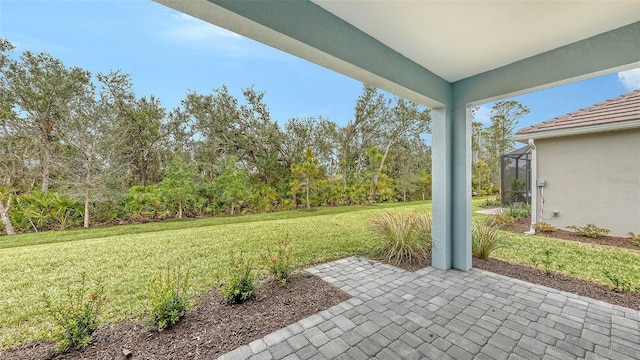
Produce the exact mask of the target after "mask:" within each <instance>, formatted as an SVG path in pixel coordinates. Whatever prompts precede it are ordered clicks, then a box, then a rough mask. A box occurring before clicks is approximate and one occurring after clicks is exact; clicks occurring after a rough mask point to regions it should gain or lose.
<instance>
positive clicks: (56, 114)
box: [2, 51, 91, 192]
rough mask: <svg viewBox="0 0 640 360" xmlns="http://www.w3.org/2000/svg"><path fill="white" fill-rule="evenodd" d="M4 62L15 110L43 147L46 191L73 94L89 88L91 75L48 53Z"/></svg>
mask: <svg viewBox="0 0 640 360" xmlns="http://www.w3.org/2000/svg"><path fill="white" fill-rule="evenodd" d="M3 62H4V68H3V74H2V75H3V76H2V77H3V81H2V86H3V88H4V91H6V92H8V93H10V94H11V96H12V98H13V101H14V106H15V107H16V108H17V109H18V111H17V112H16V113H17V114H18V115H19V116H20V117H21V120H22V121H23V123H24V126H26V127H28V128H29V129H30V131H31V134H32V140H33V141H34V146H35V147H36V148H38V149H39V150H40V154H39V156H38V159H37V161H38V168H39V170H40V173H41V180H40V181H41V183H40V186H41V191H42V192H47V191H48V190H49V184H50V179H51V175H52V171H53V169H54V168H55V166H56V162H55V161H56V160H57V159H56V156H57V155H58V154H59V151H60V134H59V131H60V127H61V125H62V124H63V123H64V122H65V121H66V119H67V118H68V116H69V104H70V103H71V101H72V100H73V99H74V97H76V96H81V95H82V94H84V93H85V92H87V91H88V87H89V85H90V80H91V74H90V73H89V71H87V70H83V69H81V68H79V67H71V68H67V67H66V66H65V65H64V64H63V63H62V61H60V60H59V59H56V58H54V57H52V56H51V55H49V54H47V53H39V54H34V53H32V52H30V51H25V52H23V53H22V54H21V55H20V58H19V59H18V60H14V59H9V58H5V59H4V60H3Z"/></svg>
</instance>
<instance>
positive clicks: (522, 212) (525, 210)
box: [501, 205, 531, 219]
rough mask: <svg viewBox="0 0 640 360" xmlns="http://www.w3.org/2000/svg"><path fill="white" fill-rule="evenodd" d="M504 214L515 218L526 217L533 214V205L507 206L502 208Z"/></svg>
mask: <svg viewBox="0 0 640 360" xmlns="http://www.w3.org/2000/svg"><path fill="white" fill-rule="evenodd" d="M501 215H502V216H506V217H511V218H514V219H524V218H526V217H527V216H529V215H531V206H529V205H522V206H520V207H514V206H509V207H507V208H504V209H502V211H501Z"/></svg>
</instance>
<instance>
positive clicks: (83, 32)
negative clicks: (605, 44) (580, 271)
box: [0, 0, 640, 128]
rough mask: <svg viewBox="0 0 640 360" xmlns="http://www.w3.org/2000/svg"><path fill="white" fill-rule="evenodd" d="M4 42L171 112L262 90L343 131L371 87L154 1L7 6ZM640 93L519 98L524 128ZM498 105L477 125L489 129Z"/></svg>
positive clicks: (587, 89)
mask: <svg viewBox="0 0 640 360" xmlns="http://www.w3.org/2000/svg"><path fill="white" fill-rule="evenodd" d="M0 36H1V37H4V38H7V39H9V41H11V42H12V43H13V44H14V45H16V46H17V51H16V52H22V51H24V50H30V51H33V52H41V51H45V52H47V53H49V54H51V55H53V56H55V57H57V58H60V59H61V60H62V61H64V63H65V64H66V65H67V66H80V67H82V68H85V69H88V70H91V71H92V72H108V71H109V70H112V69H113V70H116V69H121V70H122V71H124V72H126V73H128V74H130V75H131V76H132V79H133V83H134V86H135V90H136V92H137V94H138V96H143V95H150V94H153V95H156V96H158V97H159V98H160V99H161V100H162V103H163V105H164V106H165V107H167V108H168V109H171V108H173V107H175V106H177V105H178V104H179V103H180V100H181V99H183V98H184V96H185V94H186V92H187V90H194V91H197V92H199V93H209V92H211V90H212V89H215V88H217V87H219V86H221V85H223V84H225V85H227V87H228V88H229V90H230V92H231V93H232V94H233V95H235V96H236V97H241V89H242V88H246V87H249V86H251V85H254V86H255V88H256V89H257V90H261V91H265V92H266V93H267V95H266V98H265V101H266V103H267V104H268V105H269V109H270V110H271V115H272V117H273V119H275V120H278V121H279V122H281V123H283V122H284V121H286V120H287V119H289V118H291V117H308V116H320V115H322V116H324V117H326V118H329V119H331V120H333V121H335V122H337V123H338V124H341V125H344V124H346V122H347V121H349V120H350V119H351V118H352V116H353V108H354V105H355V101H356V99H357V98H358V96H359V95H360V93H361V91H362V84H361V83H360V82H358V81H356V80H353V79H350V78H348V77H345V76H343V75H341V74H338V73H335V72H333V71H330V70H327V69H324V68H322V67H320V66H317V65H315V64H312V63H310V62H308V61H305V60H301V59H298V58H296V57H294V56H292V55H289V54H286V53H284V52H281V51H279V50H275V49H272V48H270V47H268V46H266V45H262V44H260V43H257V42H255V41H253V40H249V39H246V38H244V37H242V36H239V35H236V34H233V33H230V32H228V31H226V30H223V29H220V28H218V27H215V26H213V25H210V24H207V23H204V22H202V21H200V20H197V19H194V18H192V17H189V16H187V15H184V14H181V13H179V12H176V11H174V10H172V9H169V8H167V7H164V6H162V5H159V4H156V3H153V2H151V1H149V0H120V1H116V0H105V1H90V0H85V1H70V0H67V1H55V0H48V1H33V0H15V1H12V0H0ZM637 88H640V69H634V70H632V71H628V72H625V73H622V74H610V75H607V76H603V77H599V78H595V79H590V80H586V81H582V82H579V83H574V84H570V85H566V86H562V87H558V88H554V89H549V90H545V91H542V92H537V93H532V94H527V95H523V96H519V97H517V98H515V100H518V101H520V102H521V103H523V104H524V105H526V106H528V107H529V108H530V110H531V113H530V114H529V115H527V116H526V117H525V118H524V119H523V120H521V122H520V125H519V126H518V128H521V127H525V126H529V125H531V124H534V123H538V122H541V121H544V120H548V119H551V118H553V117H555V116H559V115H563V114H565V113H567V112H570V111H575V110H578V109H580V108H584V107H586V106H589V105H592V104H594V103H597V102H600V101H604V100H607V99H609V98H612V97H615V96H618V95H620V94H623V93H626V92H629V91H631V90H633V89H637ZM490 107H491V104H487V105H484V106H482V107H481V108H480V111H479V112H478V115H477V120H479V121H482V122H487V121H488V119H489V109H490Z"/></svg>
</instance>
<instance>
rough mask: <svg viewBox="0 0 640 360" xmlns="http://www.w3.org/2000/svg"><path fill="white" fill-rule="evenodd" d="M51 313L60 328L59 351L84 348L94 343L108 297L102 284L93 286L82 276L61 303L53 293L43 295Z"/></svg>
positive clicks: (47, 308)
mask: <svg viewBox="0 0 640 360" xmlns="http://www.w3.org/2000/svg"><path fill="white" fill-rule="evenodd" d="M43 301H44V306H45V308H46V311H47V314H48V315H49V316H51V317H52V318H53V320H54V321H55V323H56V325H57V326H58V329H59V330H58V332H57V337H58V338H59V339H60V343H59V345H58V348H57V351H58V352H65V351H67V350H68V349H69V348H75V349H81V348H83V347H85V346H86V345H88V344H90V343H91V341H92V340H93V338H92V336H91V335H92V334H93V332H94V331H95V330H96V329H97V328H98V316H99V315H100V313H101V312H102V309H103V306H104V304H105V303H106V302H107V297H106V295H105V294H104V288H103V287H102V285H100V284H93V286H92V285H91V284H90V281H89V280H87V279H86V277H85V275H84V274H82V277H81V279H80V281H79V282H78V283H77V284H74V285H71V286H69V287H68V288H67V292H66V294H65V298H64V299H63V300H62V301H61V302H60V303H57V302H56V301H55V300H53V299H52V297H51V296H50V295H49V294H46V293H45V294H43Z"/></svg>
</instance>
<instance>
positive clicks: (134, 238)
mask: <svg viewBox="0 0 640 360" xmlns="http://www.w3.org/2000/svg"><path fill="white" fill-rule="evenodd" d="M481 200H482V199H480V200H474V207H473V208H474V211H475V210H477V209H478V204H479V203H480V201H481ZM385 208H395V209H397V210H398V211H431V203H430V202H415V203H409V204H385V205H375V206H353V207H341V208H318V209H312V210H310V211H288V212H279V213H270V214H259V215H249V216H239V217H223V218H209V219H202V220H184V221H170V222H163V223H153V224H144V225H129V226H119V227H110V228H98V229H90V230H75V231H68V232H49V233H41V234H26V235H20V236H15V237H2V238H0V259H2V261H1V262H0V274H2V277H1V278H0V294H1V295H0V314H2V316H1V317H0V318H1V319H2V321H0V345H1V346H2V347H5V348H6V347H11V346H14V345H16V344H19V343H22V342H25V341H29V340H33V339H40V338H47V337H50V336H51V335H50V332H49V331H50V329H51V328H52V322H50V320H49V319H48V318H47V317H46V316H45V315H44V312H43V310H44V307H43V303H42V301H41V295H42V294H43V293H44V292H47V293H49V294H51V296H52V297H54V298H60V297H61V295H62V294H63V293H64V291H65V289H66V286H67V285H68V284H70V283H72V282H75V281H77V280H78V279H79V278H80V273H82V272H85V273H86V274H87V277H88V278H90V279H96V280H99V281H102V282H103V283H104V285H105V290H106V293H107V295H108V297H109V299H110V302H109V303H108V306H107V307H108V312H107V313H106V314H105V316H104V319H103V321H117V320H120V319H125V318H128V317H132V316H140V314H142V312H143V309H142V305H141V301H142V299H143V297H144V295H143V294H144V291H145V287H146V285H147V283H148V281H149V279H150V278H152V277H153V276H155V275H158V274H160V272H161V271H162V270H163V269H166V267H167V266H168V265H176V266H180V265H182V266H185V267H188V268H189V270H190V275H191V279H192V282H193V284H194V286H195V289H194V290H195V291H196V292H197V293H202V292H204V291H206V290H208V289H210V288H212V287H217V286H219V282H220V278H221V274H222V273H223V272H224V270H225V268H226V266H227V261H228V259H229V257H230V254H231V253H232V252H236V253H238V252H242V253H243V254H244V256H245V257H246V258H249V259H251V260H252V261H254V262H255V264H256V267H257V268H259V269H260V271H261V272H262V273H263V274H264V273H265V269H266V266H265V264H264V263H263V260H262V259H261V256H262V255H263V254H264V253H265V252H266V251H267V249H268V248H269V247H270V246H271V245H272V244H274V243H275V242H276V241H277V240H280V239H282V238H284V237H285V236H287V234H288V236H289V239H290V240H291V242H292V249H293V253H294V257H295V260H296V262H297V264H298V265H300V266H302V267H307V266H310V265H313V264H316V263H321V262H326V261H331V260H334V259H338V258H342V257H346V256H352V255H366V254H368V253H370V251H371V250H372V249H373V248H374V246H375V245H376V238H375V235H374V234H373V231H372V229H371V228H370V225H369V224H368V222H367V220H368V219H370V218H371V217H373V216H376V214H379V213H380V212H381V211H382V209H385ZM503 235H504V236H505V237H506V243H507V246H506V247H504V248H502V249H500V250H499V251H497V252H496V253H495V257H497V258H500V259H504V260H507V261H512V262H519V263H522V264H526V265H531V256H535V255H536V254H541V252H542V251H543V250H544V249H546V248H549V249H550V250H551V251H552V252H553V259H554V260H555V261H556V262H557V263H559V264H564V266H565V268H564V271H565V272H567V273H570V274H572V275H574V276H577V277H581V278H585V279H590V280H595V281H599V282H603V283H606V282H607V280H606V278H605V277H604V275H603V274H602V271H603V270H604V269H610V270H611V271H612V272H613V273H619V274H620V275H619V276H624V277H625V278H626V279H628V281H630V282H632V283H634V284H636V285H637V286H639V287H640V261H639V260H640V252H638V251H633V250H627V249H618V248H610V247H606V246H598V245H587V244H580V243H575V242H568V241H563V240H554V239H548V238H544V237H538V236H532V237H525V236H524V235H519V234H512V233H507V232H503Z"/></svg>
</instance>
